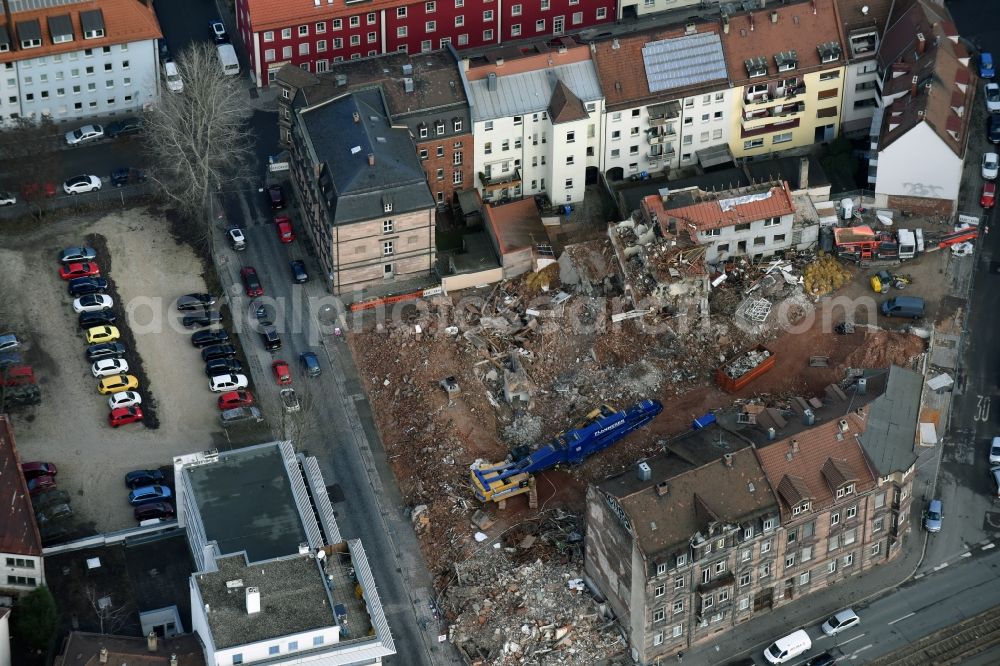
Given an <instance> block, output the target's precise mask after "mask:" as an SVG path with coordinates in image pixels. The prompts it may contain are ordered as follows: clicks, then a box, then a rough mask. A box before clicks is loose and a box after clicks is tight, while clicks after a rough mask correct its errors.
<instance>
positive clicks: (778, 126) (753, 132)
mask: <svg viewBox="0 0 1000 666" xmlns="http://www.w3.org/2000/svg"><path fill="white" fill-rule="evenodd" d="M800 122H801V118H792V119H791V120H782V121H780V122H776V123H767V124H765V125H761V126H759V127H747V126H746V125H745V124H744V125H743V126H741V127H740V138H741V139H746V138H748V137H751V136H760V135H762V134H770V133H771V132H783V131H788V130H790V129H795V128H796V127H798V126H799V124H800Z"/></svg>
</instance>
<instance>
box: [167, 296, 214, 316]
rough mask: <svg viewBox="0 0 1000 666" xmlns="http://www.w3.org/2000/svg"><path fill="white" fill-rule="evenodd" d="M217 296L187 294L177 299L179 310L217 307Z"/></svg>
mask: <svg viewBox="0 0 1000 666" xmlns="http://www.w3.org/2000/svg"><path fill="white" fill-rule="evenodd" d="M215 300H216V299H215V296H212V294H185V295H184V296H181V297H180V298H178V299H177V309H178V310H180V311H182V312H183V311H185V310H200V309H202V308H207V307H210V306H212V305H215Z"/></svg>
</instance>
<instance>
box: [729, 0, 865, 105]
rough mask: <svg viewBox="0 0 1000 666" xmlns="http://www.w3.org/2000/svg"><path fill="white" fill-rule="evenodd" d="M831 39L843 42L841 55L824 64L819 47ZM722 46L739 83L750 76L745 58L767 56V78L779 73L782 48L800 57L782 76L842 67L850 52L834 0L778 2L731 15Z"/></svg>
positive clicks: (841, 43)
mask: <svg viewBox="0 0 1000 666" xmlns="http://www.w3.org/2000/svg"><path fill="white" fill-rule="evenodd" d="M813 6H815V8H816V10H815V13H814V12H813ZM772 13H774V14H777V16H778V20H777V22H772V20H771V15H772ZM751 26H752V29H751ZM828 42H836V43H837V44H839V45H840V52H841V56H840V58H839V59H838V60H835V61H833V62H831V63H825V64H824V63H823V62H822V61H821V60H820V56H819V50H818V48H817V47H818V46H819V45H820V44H824V43H828ZM722 47H723V50H724V51H725V53H726V63H727V64H728V67H729V78H730V79H732V81H733V83H734V84H735V85H742V84H743V83H746V82H747V81H749V80H750V78H749V76H748V74H747V69H746V65H745V62H746V61H747V60H749V59H751V58H757V57H763V58H766V59H767V71H768V76H767V77H762V78H761V79H760V80H763V81H766V80H767V79H768V78H769V77H774V76H778V75H779V74H778V70H777V65H775V62H774V56H775V54H777V53H779V52H780V51H795V53H796V55H797V56H798V59H799V60H798V67H796V69H795V70H793V71H791V72H782V73H781V74H780V75H781V76H794V75H795V73H796V72H803V71H813V70H816V69H821V68H823V67H839V66H841V65H843V64H844V62H845V57H846V55H847V50H846V49H845V48H844V42H843V39H842V38H841V34H840V26H839V24H838V22H837V16H836V14H835V12H834V8H833V0H815V2H814V3H809V2H799V3H795V4H788V5H774V6H771V7H768V8H767V9H765V10H757V11H753V12H747V13H739V14H734V15H732V16H730V18H729V32H728V33H725V32H724V33H723V35H722Z"/></svg>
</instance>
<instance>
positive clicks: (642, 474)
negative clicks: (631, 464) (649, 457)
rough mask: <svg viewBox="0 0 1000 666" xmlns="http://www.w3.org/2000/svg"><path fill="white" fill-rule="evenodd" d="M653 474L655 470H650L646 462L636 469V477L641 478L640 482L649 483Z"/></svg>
mask: <svg viewBox="0 0 1000 666" xmlns="http://www.w3.org/2000/svg"><path fill="white" fill-rule="evenodd" d="M652 472H653V470H652V469H650V467H649V463H648V462H645V461H643V462H641V463H639V464H638V465H637V466H636V469H635V473H636V476H637V477H639V480H640V481H649V477H650V475H651V474H652Z"/></svg>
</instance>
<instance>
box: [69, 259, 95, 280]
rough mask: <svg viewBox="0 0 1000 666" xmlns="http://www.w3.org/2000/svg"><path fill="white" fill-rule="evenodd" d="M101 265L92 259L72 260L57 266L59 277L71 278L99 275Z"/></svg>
mask: <svg viewBox="0 0 1000 666" xmlns="http://www.w3.org/2000/svg"><path fill="white" fill-rule="evenodd" d="M100 276H101V267H100V266H98V265H97V264H95V263H94V262H93V261H74V262H72V263H69V264H63V265H62V266H60V267H59V277H61V278H62V279H63V280H72V279H74V278H81V277H100Z"/></svg>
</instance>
